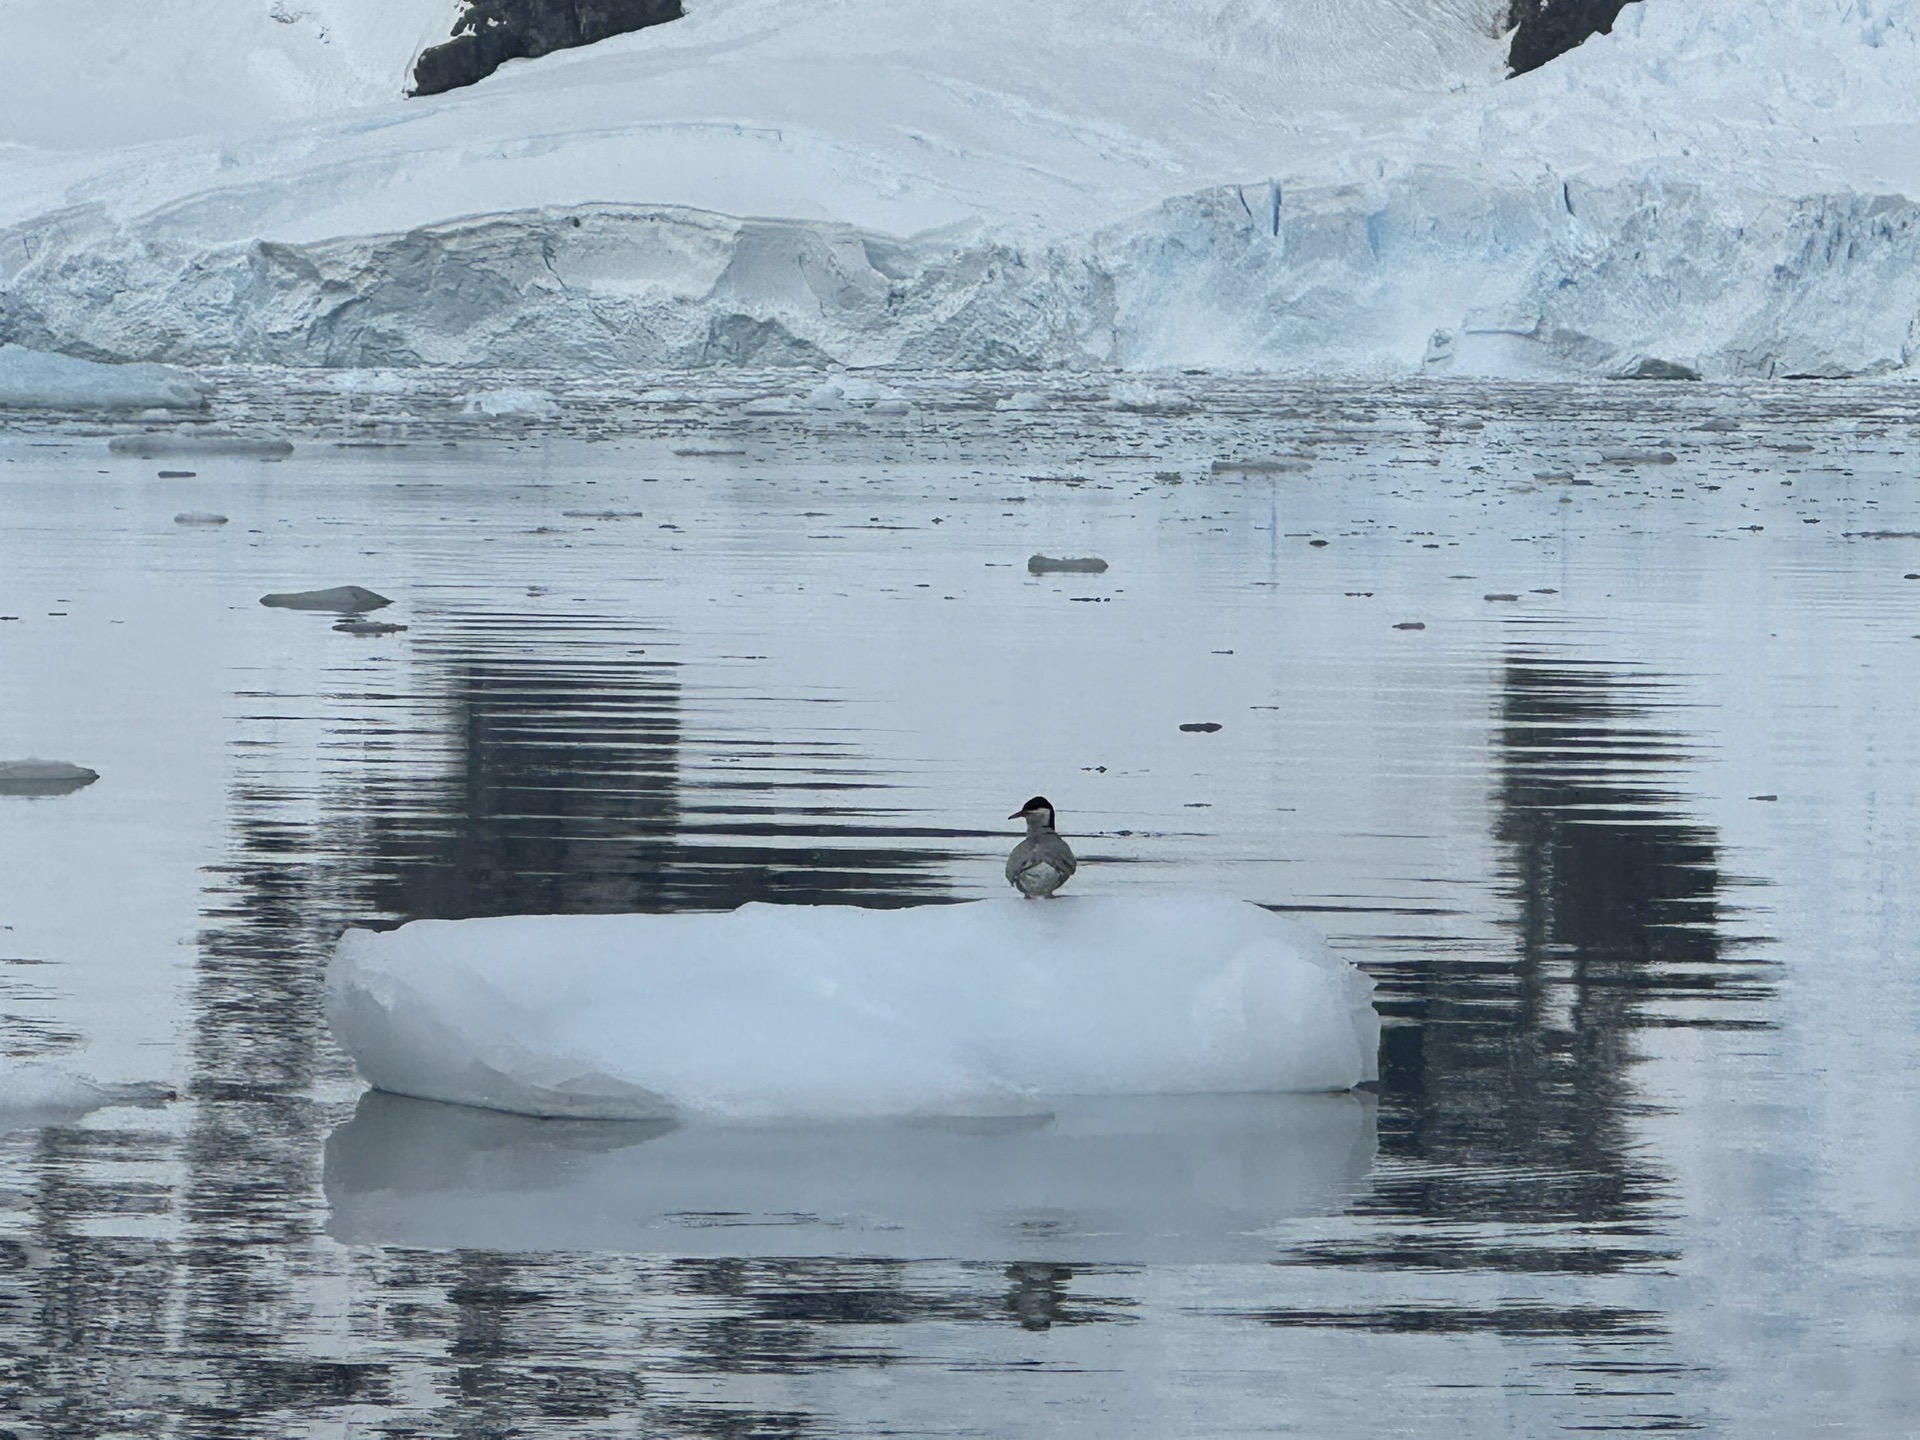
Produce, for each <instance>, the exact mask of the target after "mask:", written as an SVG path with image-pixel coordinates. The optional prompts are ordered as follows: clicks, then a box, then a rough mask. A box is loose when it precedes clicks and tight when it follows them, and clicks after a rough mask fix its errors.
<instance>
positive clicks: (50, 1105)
mask: <svg viewBox="0 0 1920 1440" xmlns="http://www.w3.org/2000/svg"><path fill="white" fill-rule="evenodd" d="M172 1096H173V1091H172V1090H171V1089H170V1088H169V1087H167V1086H165V1085H160V1084H152V1083H146V1082H141V1083H136V1084H112V1083H109V1082H106V1081H102V1080H98V1079H95V1078H94V1077H93V1076H92V1075H89V1074H88V1073H86V1072H85V1071H84V1070H79V1069H76V1068H74V1067H73V1066H70V1065H66V1064H63V1063H61V1062H59V1061H56V1060H14V1059H9V1058H7V1057H5V1056H0V1130H18V1129H22V1128H24V1127H27V1126H31V1125H38V1124H44V1123H46V1122H48V1121H51V1120H71V1119H76V1118H78V1117H79V1116H81V1115H84V1114H86V1113H87V1112H88V1111H90V1110H99V1109H103V1108H104V1107H106V1106H108V1105H157V1104H159V1103H161V1102H162V1101H165V1100H168V1099H171V1098H172Z"/></svg>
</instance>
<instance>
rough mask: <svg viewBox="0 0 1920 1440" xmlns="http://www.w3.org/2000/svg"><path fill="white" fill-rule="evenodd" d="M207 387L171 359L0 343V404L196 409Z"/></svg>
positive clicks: (56, 407)
mask: <svg viewBox="0 0 1920 1440" xmlns="http://www.w3.org/2000/svg"><path fill="white" fill-rule="evenodd" d="M206 399H207V391H206V387H205V386H204V385H202V384H201V383H200V382H199V381H198V380H196V379H195V378H194V377H193V376H192V375H189V374H188V373H187V372H186V371H184V370H181V369H178V368H177V367H175V366H172V365H101V364H98V363H96V362H94V361H92V360H79V359H75V358H74V357H73V356H71V355H52V354H45V353H43V352H41V351H38V350H28V349H25V348H23V347H22V346H19V345H0V410H148V409H166V410H198V409H199V408H201V406H203V405H205V404H206Z"/></svg>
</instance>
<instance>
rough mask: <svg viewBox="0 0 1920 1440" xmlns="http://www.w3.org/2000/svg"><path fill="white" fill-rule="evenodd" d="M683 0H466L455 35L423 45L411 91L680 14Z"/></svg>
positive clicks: (449, 84)
mask: <svg viewBox="0 0 1920 1440" xmlns="http://www.w3.org/2000/svg"><path fill="white" fill-rule="evenodd" d="M683 13H684V12H683V11H682V10H681V8H680V0H467V8H466V9H465V11H463V12H462V14H461V16H460V19H459V20H458V21H457V22H456V23H455V25H454V27H453V38H452V39H451V40H449V41H447V43H446V44H444V45H436V46H434V47H433V48H432V49H430V50H426V51H423V52H422V53H421V56H420V58H419V60H418V61H416V62H415V63H414V67H413V89H412V90H411V91H409V92H408V93H409V94H413V95H439V94H442V93H443V92H445V91H448V90H457V89H459V88H460V87H461V86H462V85H471V84H473V83H474V81H476V80H483V79H485V78H486V77H487V76H489V75H491V74H492V73H493V72H494V71H496V70H498V69H499V68H500V67H501V66H502V65H504V64H505V63H506V62H507V61H509V60H523V59H532V58H534V57H535V56H539V55H551V54H552V53H553V52H554V51H555V50H571V49H574V48H575V47H577V46H580V45H591V44H593V43H594V42H596V41H599V40H606V39H609V38H610V37H612V36H615V35H625V34H627V33H628V32H629V31H633V30H644V29H646V27H647V26H649V25H660V24H664V23H665V22H666V21H668V20H678V19H679V18H680V16H681V15H682V14H683Z"/></svg>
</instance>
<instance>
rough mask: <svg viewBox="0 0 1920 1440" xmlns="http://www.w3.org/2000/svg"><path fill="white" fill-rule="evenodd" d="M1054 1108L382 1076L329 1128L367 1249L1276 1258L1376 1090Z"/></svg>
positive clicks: (1353, 1140) (348, 1208)
mask: <svg viewBox="0 0 1920 1440" xmlns="http://www.w3.org/2000/svg"><path fill="white" fill-rule="evenodd" d="M1054 1112H1055V1113H1054V1114H1052V1115H1051V1116H1046V1117H1039V1118H1018V1119H1008V1120H971V1121H951V1120H947V1121H892V1122H888V1121H880V1122H875V1121H872V1120H862V1121H839V1122H816V1123H787V1124H782V1125H766V1126H755V1125H687V1126H678V1127H676V1126H671V1125H668V1124H657V1123H656V1124H645V1123H640V1124H636V1123H632V1122H608V1121H594V1120H568V1121H553V1120H535V1119H530V1118H528V1117H526V1116H523V1115H503V1114H500V1113H498V1112H493V1111H486V1110H476V1109H471V1108H468V1107H466V1106H454V1105H439V1104H435V1103H433V1102H431V1101H427V1100H410V1099H405V1098H402V1097H400V1096H397V1095H383V1094H381V1093H379V1092H378V1091H369V1092H368V1093H367V1094H366V1095H364V1096H362V1097H361V1100H360V1105H359V1108H358V1110H357V1111H356V1113H355V1114H354V1117H353V1118H352V1119H351V1120H349V1121H348V1122H347V1123H346V1124H344V1125H342V1126H340V1127H339V1128H338V1129H336V1130H335V1131H334V1132H333V1134H332V1135H330V1136H329V1137H328V1139H327V1149H326V1168H325V1184H326V1194H327V1200H328V1202H329V1204H330V1205H331V1206H332V1211H333V1213H332V1218H331V1219H330V1220H329V1222H328V1225H327V1230H328V1233H330V1234H331V1235H333V1236H334V1238H336V1239H338V1240H341V1241H344V1242H345V1243H347V1244H349V1245H404V1246H417V1247H421V1248H427V1249H436V1250H450V1249H462V1248H474V1249H486V1250H508V1251H523V1252H524V1251H555V1250H573V1251H587V1250H597V1251H612V1252H621V1251H625V1252H641V1253H651V1254H670V1255H734V1256H738V1255H868V1256H876V1257H880V1256H892V1257H901V1258H912V1259H924V1258H926V1257H928V1256H935V1255H937V1256H941V1257H944V1258H947V1259H963V1260H983V1261H992V1262H996V1263H998V1264H1002V1265H1004V1264H1006V1263H1007V1262H1008V1261H1009V1260H1017V1259H1029V1258H1031V1259H1046V1260H1053V1261H1067V1260H1071V1261H1082V1262H1113V1263H1146V1262H1162V1263H1168V1262H1175V1261H1179V1262H1185V1263H1206V1262H1213V1263H1226V1262H1230V1261H1246V1262H1258V1261H1261V1260H1271V1259H1272V1258H1273V1256H1274V1254H1275V1250H1276V1247H1277V1246H1278V1245H1279V1244H1281V1243H1283V1241H1281V1240H1279V1239H1277V1238H1276V1237H1275V1236H1274V1235H1273V1234H1272V1231H1271V1227H1273V1226H1274V1225H1276V1224H1277V1223H1279V1222H1282V1221H1284V1220H1287V1219H1289V1218H1291V1217H1296V1216H1302V1215H1316V1214H1326V1213H1328V1212H1330V1211H1335V1210H1337V1209H1339V1207H1340V1206H1341V1205H1342V1203H1343V1202H1345V1201H1346V1200H1347V1199H1348V1198H1349V1197H1350V1196H1351V1195H1352V1194H1353V1192H1354V1191H1355V1189H1356V1188H1357V1187H1358V1186H1360V1185H1361V1184H1362V1183H1364V1180H1365V1177H1366V1174H1367V1171H1368V1169H1369V1167H1370V1165H1371V1163H1372V1159H1373V1154H1374V1103H1373V1097H1372V1096H1371V1095H1368V1094H1367V1093H1366V1092H1365V1091H1356V1092H1353V1093H1349V1094H1338V1095H1169V1096H1161V1095H1155V1096H1108V1097H1098V1098H1079V1099H1074V1098H1062V1099H1060V1100H1057V1101H1056V1102H1055V1105H1054Z"/></svg>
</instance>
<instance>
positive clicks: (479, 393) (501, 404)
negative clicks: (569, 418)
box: [460, 389, 560, 420]
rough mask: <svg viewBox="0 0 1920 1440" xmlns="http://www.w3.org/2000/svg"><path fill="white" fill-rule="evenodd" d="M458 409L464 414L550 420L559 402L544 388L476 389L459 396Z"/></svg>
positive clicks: (558, 409)
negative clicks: (468, 393)
mask: <svg viewBox="0 0 1920 1440" xmlns="http://www.w3.org/2000/svg"><path fill="white" fill-rule="evenodd" d="M460 410H461V413H463V414H466V415H498V416H518V417H522V418H526V419H534V420H551V419H552V418H554V417H555V416H556V415H558V414H559V413H560V402H559V401H557V400H555V399H554V398H553V396H551V395H549V394H548V393H547V392H546V391H544V390H514V389H509V390H476V391H474V392H473V393H472V394H470V395H462V396H461V397H460Z"/></svg>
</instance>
